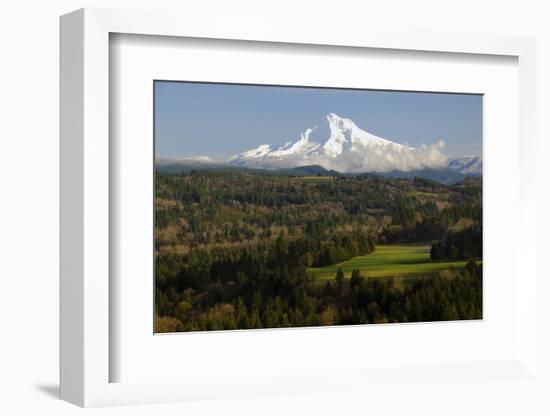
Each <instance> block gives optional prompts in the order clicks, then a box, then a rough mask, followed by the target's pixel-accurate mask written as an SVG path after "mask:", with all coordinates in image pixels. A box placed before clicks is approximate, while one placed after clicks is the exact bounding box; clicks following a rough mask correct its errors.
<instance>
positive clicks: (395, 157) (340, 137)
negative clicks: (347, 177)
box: [228, 113, 449, 173]
mask: <svg viewBox="0 0 550 416" xmlns="http://www.w3.org/2000/svg"><path fill="white" fill-rule="evenodd" d="M443 146H444V143H443V142H442V141H439V142H437V143H435V144H433V145H431V146H421V147H418V148H413V147H410V146H407V145H403V144H399V143H395V142H393V141H391V140H387V139H383V138H382V137H378V136H375V135H374V134H371V133H368V132H367V131H365V130H362V129H361V128H359V127H358V126H357V125H356V124H355V123H354V122H353V121H352V120H350V119H347V118H343V117H339V116H337V115H336V114H334V113H330V114H329V115H327V116H326V118H325V120H324V122H323V123H321V124H320V125H319V126H317V127H314V128H309V129H307V130H305V132H304V133H302V134H301V137H300V138H299V139H297V140H296V141H289V142H287V143H286V144H284V145H282V146H272V145H270V144H262V145H260V146H258V147H257V148H255V149H251V150H248V151H246V152H243V153H241V154H238V155H236V156H233V157H232V158H230V159H229V161H228V163H229V164H232V165H238V166H245V167H252V168H263V169H266V168H267V169H276V168H293V167H298V166H306V165H319V166H322V167H324V168H325V169H333V170H336V171H338V172H342V173H357V172H389V171H405V172H406V171H412V170H418V169H438V168H446V167H448V166H449V165H448V159H447V157H446V156H445V155H443V153H442V152H441V150H442V148H443Z"/></svg>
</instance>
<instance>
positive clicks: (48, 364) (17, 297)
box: [0, 0, 550, 415]
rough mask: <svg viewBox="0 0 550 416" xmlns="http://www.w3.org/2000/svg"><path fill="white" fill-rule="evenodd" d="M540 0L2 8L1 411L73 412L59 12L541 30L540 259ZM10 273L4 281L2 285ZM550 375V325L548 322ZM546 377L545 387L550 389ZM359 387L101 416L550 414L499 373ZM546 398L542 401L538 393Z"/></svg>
mask: <svg viewBox="0 0 550 416" xmlns="http://www.w3.org/2000/svg"><path fill="white" fill-rule="evenodd" d="M547 3H548V2H546V1H544V0H541V1H536V0H515V1H506V0H486V1H480V0H460V1H443V0H415V1H410V0H401V1H392V0H384V1H382V0H377V1H371V0H363V1H351V0H338V1H336V0H332V1H330V2H329V1H325V0H317V1H311V2H308V1H302V2H299V1H298V0H292V1H284V0H277V1H274V0H271V1H246V0H232V1H210V0H201V1H195V2H190V1H182V0H179V1H170V0H156V1H153V0H133V1H130V0H111V1H107V0H88V1H85V2H83V1H80V0H78V1H69V0H49V1H39V0H19V1H16V0H7V1H4V2H3V4H2V6H1V9H0V42H1V48H0V53H1V55H0V56H1V57H2V59H1V61H0V128H1V130H0V131H1V133H0V178H1V179H0V181H1V191H2V200H1V203H0V282H1V283H2V286H1V288H0V317H1V318H0V319H1V325H2V326H1V328H2V334H1V338H0V413H1V414H5V415H18V414H34V413H37V412H40V413H42V414H56V415H66V414H76V413H80V412H81V411H82V410H81V409H79V408H76V407H74V406H72V405H69V404H66V403H64V402H61V401H59V400H57V399H56V396H57V389H58V387H57V386H58V333H59V332H58V315H59V314H58V289H59V287H58V270H59V268H58V254H59V250H58V223H59V222H58V192H59V189H58V174H59V170H58V143H59V142H58V117H59V112H58V104H59V99H58V86H59V82H58V78H59V76H58V67H59V65H58V62H59V48H58V16H59V15H61V14H64V13H67V12H69V11H72V10H74V9H77V8H81V7H84V6H87V7H116V8H132V9H145V10H147V9H157V10H159V9H160V10H178V11H183V12H186V13H193V14H196V15H197V18H198V19H199V18H200V19H204V21H205V24H208V16H209V15H211V14H212V13H216V14H221V15H224V16H227V19H231V20H234V21H235V24H236V25H238V24H239V20H240V19H253V18H255V17H256V18H257V17H260V18H269V19H276V20H277V21H280V22H281V30H284V28H285V26H287V25H297V26H300V27H303V30H307V27H308V24H311V23H310V22H312V21H313V22H315V24H320V23H321V24H325V25H326V27H327V31H329V32H330V31H332V30H336V29H337V26H338V25H360V26H361V25H365V26H367V25H370V24H372V23H373V22H377V24H380V23H381V22H382V23H385V22H387V24H388V25H392V26H393V25H395V26H401V27H403V26H404V27H419V28H433V29H438V30H453V31H474V32H489V33H511V34H522V35H535V36H537V39H538V133H539V147H538V155H539V163H538V166H539V173H538V178H537V181H538V187H539V189H540V193H541V196H540V204H539V205H540V207H539V214H540V217H541V218H540V223H539V242H538V245H537V249H538V251H539V267H542V266H545V264H544V263H545V262H544V260H545V255H546V252H547V251H548V248H550V247H549V244H548V243H547V242H546V241H544V239H543V238H542V236H544V235H548V232H549V231H550V229H549V222H548V220H547V218H542V214H545V215H546V216H547V217H548V213H549V212H550V207H549V201H548V189H549V188H550V186H549V185H548V183H549V179H550V175H548V168H547V164H546V158H547V156H546V155H548V154H549V152H550V146H549V143H548V141H549V140H548V138H549V137H550V123H549V122H548V118H549V117H550V25H549V23H548V19H549V16H550V12H549V11H548V10H546V8H545V6H547ZM6 283H7V284H6ZM538 291H539V293H540V294H541V295H540V301H539V309H540V311H541V317H542V316H544V317H545V319H544V321H545V322H548V319H547V318H548V317H550V314H549V309H550V308H549V306H550V302H545V301H544V300H545V298H546V296H544V293H550V285H549V284H548V282H542V284H541V285H539V288H538ZM540 328H541V330H540V334H539V335H540V337H541V339H543V341H544V343H543V347H544V349H545V350H546V353H543V352H542V351H541V354H539V359H540V360H541V364H542V365H543V366H545V367H544V368H545V369H546V371H545V374H550V371H548V370H549V369H550V367H549V366H548V363H549V358H548V355H549V354H548V351H550V342H549V340H550V334H549V333H550V324H548V323H547V324H546V325H545V326H543V325H540ZM548 386H550V384H549V385H547V386H546V387H547V391H550V387H548ZM396 390H397V388H393V387H388V390H387V394H384V395H381V396H380V395H379V396H377V397H372V395H369V392H368V391H365V394H364V396H363V397H357V396H356V395H355V396H352V395H350V394H346V393H345V392H340V393H334V394H331V395H323V396H320V395H319V396H295V397H268V398H258V399H253V400H231V401H215V402H197V403H187V404H173V405H163V406H159V407H155V408H153V407H150V406H141V407H133V408H115V409H100V410H93V412H95V413H98V414H101V415H104V414H105V415H107V414H109V415H123V414H144V415H145V414H150V413H151V412H165V413H166V414H178V415H181V414H193V415H196V414H197V415H203V414H212V415H213V414H242V415H244V414H262V415H280V414H282V413H283V414H284V413H286V414H299V413H302V414H321V415H325V414H326V415H328V414H345V413H347V412H353V413H359V414H405V413H406V414H416V412H418V414H424V415H427V414H446V415H455V414H456V415H468V414H470V415H477V414H483V413H487V414H500V415H505V414H529V415H538V414H550V410H549V408H550V405H549V404H548V403H547V402H546V403H544V404H543V400H540V398H541V397H544V392H542V391H536V390H533V389H532V388H530V386H529V385H528V384H526V385H525V386H519V387H518V386H517V385H507V384H506V383H498V384H495V385H491V386H485V387H484V388H483V389H480V388H475V387H472V386H469V385H466V384H456V385H454V386H451V387H449V386H432V389H430V390H425V388H421V387H419V388H413V389H410V388H409V389H408V390H407V391H396ZM537 398H539V400H537Z"/></svg>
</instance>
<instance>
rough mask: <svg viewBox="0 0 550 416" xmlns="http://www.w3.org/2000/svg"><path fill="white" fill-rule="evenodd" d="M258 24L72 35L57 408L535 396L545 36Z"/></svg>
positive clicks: (89, 20) (88, 19) (152, 23)
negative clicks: (506, 389)
mask: <svg viewBox="0 0 550 416" xmlns="http://www.w3.org/2000/svg"><path fill="white" fill-rule="evenodd" d="M199 20H200V19H199ZM242 30H243V32H241V33H239V34H235V33H234V32H233V31H232V29H231V26H229V23H227V25H225V26H224V25H223V24H221V25H218V26H216V28H215V29H209V28H207V27H205V26H204V25H202V24H201V23H200V22H198V21H195V20H194V19H193V18H192V16H177V15H169V14H163V13H142V12H126V11H125V12H123V11H113V10H96V9H92V10H89V9H86V10H80V11H77V12H74V13H72V14H69V15H66V16H63V17H62V19H61V81H62V86H61V114H62V119H61V252H62V258H61V396H62V398H63V399H65V400H68V401H70V402H72V403H76V404H78V405H81V406H105V405H116V404H138V403H158V402H166V401H185V400H195V399H208V398H231V397H254V396H258V395H266V394H267V395H270V394H299V393H320V392H332V391H342V390H344V391H357V392H361V391H364V389H368V390H369V391H370V392H374V393H376V394H374V396H377V395H378V394H380V396H379V397H380V400H382V397H384V395H385V394H386V393H387V391H388V389H387V387H388V386H390V387H391V390H392V391H399V392H403V394H404V395H405V396H406V395H407V394H409V393H406V391H407V389H409V388H410V387H411V386H412V385H413V384H414V385H415V386H416V385H421V386H423V387H422V388H423V389H425V390H424V391H426V392H429V391H430V389H431V388H433V383H437V384H438V385H440V386H445V385H447V384H450V383H456V382H457V381H458V382H460V383H464V386H465V387H464V389H467V388H472V389H474V388H475V389H490V388H491V387H489V386H491V385H494V384H495V383H501V382H507V383H510V385H511V386H512V385H515V383H522V382H527V381H528V383H534V384H533V385H536V383H538V381H537V378H536V377H535V372H536V368H537V364H536V361H535V349H536V345H537V339H536V330H537V327H536V322H535V321H533V320H532V319H526V318H527V317H532V316H535V315H536V302H535V301H534V299H535V294H536V292H535V287H536V279H537V271H536V270H535V266H534V262H533V261H532V256H533V255H534V254H533V252H532V251H530V250H529V248H528V245H527V244H525V242H526V241H533V238H534V237H533V233H534V232H535V230H536V218H535V216H534V215H531V214H530V215H525V213H526V212H534V211H535V210H532V205H533V204H534V199H533V192H534V190H533V189H532V185H531V182H530V175H531V174H532V169H533V168H534V163H533V162H534V153H533V150H532V147H531V146H530V143H532V142H533V140H534V130H533V125H534V123H533V118H534V114H535V111H534V106H535V101H534V90H535V81H534V77H533V71H534V41H533V40H532V39H531V38H522V37H514V36H490V35H481V34H450V33H446V34H437V35H434V34H428V33H422V32H418V33H411V32H407V33H399V32H395V33H394V32H392V33H386V32H380V31H377V30H374V29H372V30H367V31H361V33H354V34H351V33H349V32H346V31H342V32H338V34H333V35H330V36H329V37H327V36H328V35H326V32H325V31H324V30H323V29H322V28H320V27H319V28H318V29H317V30H311V31H309V32H308V33H307V35H306V34H304V33H303V32H302V31H300V30H299V29H298V28H296V29H292V28H289V29H288V30H285V31H284V33H282V32H281V30H280V29H279V28H278V27H277V25H275V24H265V25H262V26H261V27H260V26H257V25H256V24H254V23H250V26H246V24H245V25H244V26H243V28H242ZM243 33H246V35H245V34H243ZM517 149H519V152H518V151H517ZM503 224H520V226H518V227H503ZM503 253H506V261H503ZM519 270H521V271H522V273H521V278H520V273H519ZM491 383H493V384H491ZM384 386H386V387H384ZM442 388H443V387H442ZM487 391H489V390H487ZM442 394H445V395H448V397H451V396H452V394H453V392H452V389H451V388H450V387H449V389H448V390H445V391H444V393H442ZM405 396H403V397H405ZM407 397H408V396H407ZM442 397H443V396H442ZM446 397H447V396H446ZM371 405H372V406H373V408H375V406H377V404H376V400H375V399H373V401H372V402H371ZM378 405H379V406H382V401H380V403H379V404H378Z"/></svg>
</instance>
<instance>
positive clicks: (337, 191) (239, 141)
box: [154, 81, 483, 333]
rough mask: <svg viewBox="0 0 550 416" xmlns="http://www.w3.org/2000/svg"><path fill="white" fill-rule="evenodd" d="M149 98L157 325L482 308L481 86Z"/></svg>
mask: <svg viewBox="0 0 550 416" xmlns="http://www.w3.org/2000/svg"><path fill="white" fill-rule="evenodd" d="M154 94H155V100H154V101H155V108H154V112H155V114H154V116H155V183H154V185H155V314H156V319H155V332H161V333H162V332H180V331H205V330H231V329H253V328H256V329H258V328H288V327H303V326H326V325H353V324H368V323H399V322H427V321H452V320H470V319H481V318H482V287H483V284H482V282H483V277H482V222H483V221H482V201H483V198H482V159H481V155H482V99H483V97H482V95H476V94H456V93H455V94H445V93H436V94H434V93H425V92H420V93H419V92H399V91H372V90H357V89H331V88H306V87H296V86H294V87H285V86H259V85H242V84H219V83H188V82H179V81H178V82H171V81H155V83H154ZM331 110H334V111H337V112H338V113H339V114H346V116H348V117H350V116H353V119H351V118H346V117H342V116H340V115H338V114H336V113H335V112H332V111H331ZM306 120H310V123H311V124H312V125H311V126H310V127H307V128H306V125H307V123H308V122H307V121H306ZM354 120H361V122H362V123H361V125H367V126H372V127H371V128H374V129H376V130H375V131H381V132H382V134H384V132H387V134H384V135H385V136H386V137H395V136H401V140H400V143H397V142H395V141H391V140H388V139H386V138H382V137H379V136H376V135H374V134H372V133H371V132H368V131H366V130H363V129H362V128H361V127H359V126H358V125H357V124H356V122H355V121H354ZM300 125H301V126H302V127H301V131H300ZM443 138H445V141H444V139H443ZM426 139H428V140H431V143H423V142H422V140H426ZM398 140H399V139H398ZM411 141H414V143H413V142H411ZM272 143H280V144H277V145H273V144H272ZM447 152H450V154H451V155H452V157H449V156H447V155H446V154H445V153H447Z"/></svg>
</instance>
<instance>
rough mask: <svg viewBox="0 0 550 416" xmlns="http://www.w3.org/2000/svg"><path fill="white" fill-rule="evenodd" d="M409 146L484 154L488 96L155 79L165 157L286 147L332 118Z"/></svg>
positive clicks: (158, 139)
mask: <svg viewBox="0 0 550 416" xmlns="http://www.w3.org/2000/svg"><path fill="white" fill-rule="evenodd" d="M331 112H332V113H336V114H338V115H339V116H341V117H345V118H350V119H352V120H353V121H354V122H355V123H356V124H357V125H358V126H359V127H360V128H362V129H363V130H366V131H368V132H370V133H372V134H375V135H377V136H380V137H384V138H386V139H389V140H393V141H395V142H398V143H401V144H409V145H411V146H414V147H416V146H419V145H420V144H426V145H430V144H433V143H435V142H437V141H438V140H440V139H442V140H444V141H445V143H446V146H445V148H444V149H443V153H445V154H446V155H447V156H449V157H458V156H465V155H481V146H482V96H480V95H467V94H432V93H416V92H396V91H370V90H345V89H324V88H296V87H279V86H276V87H271V86H253V85H232V84H206V83H186V82H166V81H162V82H160V81H157V82H155V146H156V155H157V157H161V158H170V157H185V156H198V155H207V156H210V157H213V158H223V157H227V156H231V155H234V154H237V153H240V152H242V151H245V150H249V149H252V148H255V147H257V146H259V145H260V144H284V143H286V142H288V141H295V140H297V139H299V137H300V133H302V132H303V131H304V130H305V129H307V128H310V127H315V126H316V125H319V124H320V123H322V120H323V118H324V117H325V116H326V115H327V114H328V113H331Z"/></svg>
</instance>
